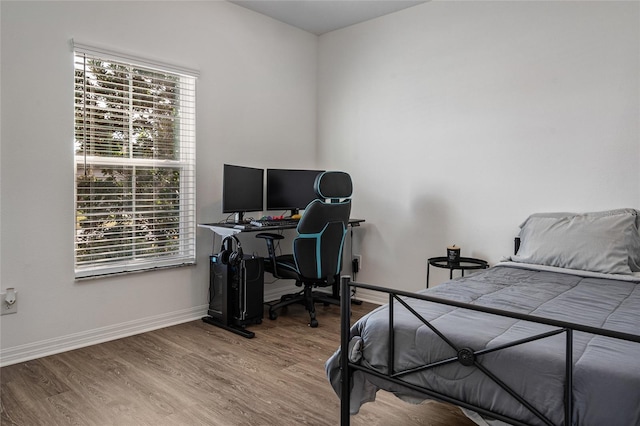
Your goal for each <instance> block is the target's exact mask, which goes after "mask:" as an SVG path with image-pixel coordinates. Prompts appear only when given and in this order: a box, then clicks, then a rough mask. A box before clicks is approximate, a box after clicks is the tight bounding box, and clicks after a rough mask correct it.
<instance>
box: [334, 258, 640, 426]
mask: <svg viewBox="0 0 640 426" xmlns="http://www.w3.org/2000/svg"><path fill="white" fill-rule="evenodd" d="M566 272H567V271H554V270H545V269H539V268H538V269H536V268H535V267H533V266H526V267H522V266H521V265H517V266H515V265H510V264H504V265H499V266H495V267H492V268H490V269H487V270H483V271H481V272H478V273H475V274H473V275H470V276H467V277H464V278H460V279H456V280H453V281H450V282H448V283H445V284H441V285H439V286H436V287H434V288H432V289H428V290H423V291H422V292H421V293H425V294H428V295H430V296H436V297H439V298H444V299H450V300H455V301H459V302H463V303H470V304H474V305H480V306H485V307H490V308H495V309H501V310H506V311H510V312H515V313H519V314H527V315H532V316H536V317H542V318H549V319H554V320H559V321H566V322H571V323H576V324H580V325H584V326H589V327H596V328H602V329H607V330H612V331H618V332H622V333H629V334H634V335H638V334H640V281H639V280H638V277H630V278H629V277H626V278H621V279H615V277H612V276H607V275H605V274H589V273H576V272H575V271H569V272H572V273H566ZM408 303H409V304H410V305H411V307H412V308H413V309H414V310H415V311H416V312H417V313H418V314H420V315H421V316H423V317H424V319H425V320H427V321H428V322H429V323H430V324H432V325H433V326H434V327H435V328H436V329H437V330H438V331H439V332H442V334H443V335H445V336H446V338H447V339H449V340H450V341H451V342H452V343H453V344H454V346H456V347H466V348H470V349H471V350H474V351H478V350H483V349H491V348H495V347H498V346H500V345H503V344H506V343H508V342H513V341H517V340H519V339H526V338H528V337H530V336H533V335H537V334H540V333H545V332H549V331H551V330H555V329H557V327H554V326H550V325H544V324H539V323H534V322H530V321H524V320H520V319H513V318H508V317H502V316H496V315H491V314H487V313H482V312H477V311H472V310H469V309H464V308H457V307H452V306H448V305H441V304H435V303H433V302H427V301H423V300H417V299H411V298H409V300H408ZM388 309H389V307H388V306H387V305H385V306H381V307H379V308H377V309H375V310H374V311H372V312H371V313H369V314H367V315H366V316H364V317H363V318H361V319H360V320H359V321H357V322H356V323H355V324H354V325H353V326H352V328H351V341H350V346H349V348H350V354H349V357H350V359H351V361H352V362H357V363H358V364H359V365H361V366H363V367H366V368H370V369H372V370H374V371H377V372H380V373H383V374H386V373H387V369H388V368H387V360H388V356H389V355H388V353H389V336H388V324H389V320H388ZM394 330H395V333H394V336H395V337H394V339H395V344H394V350H393V358H394V367H393V368H394V371H395V372H398V371H410V370H412V369H416V368H419V367H420V366H422V365H425V364H429V363H433V362H437V361H439V360H443V359H447V358H451V357H455V356H456V351H455V350H454V349H453V348H452V347H451V346H450V345H448V344H447V343H445V341H444V340H443V339H442V338H441V337H438V336H437V335H436V333H435V332H434V331H433V330H432V329H431V328H429V327H428V326H427V325H425V324H424V323H423V322H422V321H420V320H419V319H417V318H416V317H415V315H413V314H412V313H410V312H409V311H408V310H407V309H406V308H404V307H403V306H402V305H401V304H400V303H399V302H397V301H396V302H394ZM566 345H567V344H566V334H565V333H561V334H557V335H553V336H551V337H546V338H543V339H540V340H536V341H534V342H529V343H526V344H522V345H517V346H513V347H510V348H508V349H502V350H499V351H495V352H488V353H486V354H483V355H480V356H478V358H477V359H478V361H479V363H480V364H482V366H483V368H486V369H487V370H488V371H490V372H491V373H492V374H494V375H495V376H496V377H497V378H498V379H499V380H500V381H502V382H503V383H505V384H506V385H507V386H508V387H509V388H511V389H513V390H514V391H515V392H516V393H517V394H518V395H521V396H522V398H524V400H526V401H527V402H528V403H529V404H531V406H532V407H533V408H534V410H537V411H539V412H540V413H541V414H542V415H543V416H544V417H546V418H547V419H548V420H549V421H550V422H552V423H553V424H555V425H563V424H564V399H565V365H566V358H565V352H566V347H567V346H566ZM572 356H573V360H572V362H573V397H572V399H573V406H572V412H573V424H574V425H585V426H586V425H604V424H611V425H614V424H615V425H640V343H636V342H630V341H627V340H619V339H614V338H611V337H604V336H598V335H594V334H591V333H586V332H579V331H576V332H574V333H573V347H572ZM339 360H340V350H339V349H338V351H336V353H334V354H333V355H332V356H331V358H329V359H328V360H327V362H326V372H327V376H328V378H329V381H330V383H331V385H332V386H333V388H334V390H335V391H336V393H338V395H339V394H340V366H339ZM402 380H404V381H406V382H407V383H410V384H415V385H418V386H422V387H425V388H427V389H431V390H434V391H436V392H438V393H440V394H442V395H445V396H447V397H451V398H454V399H455V400H459V401H465V402H466V403H469V404H472V405H473V406H476V407H480V408H482V409H485V410H488V411H490V412H492V413H498V414H500V415H504V416H507V417H509V418H512V419H515V420H517V421H520V422H523V423H526V424H531V425H538V424H545V423H544V422H543V421H542V420H540V419H539V418H538V417H536V415H534V414H533V413H532V412H531V410H530V409H529V408H527V407H526V406H524V405H523V404H521V403H520V402H518V401H517V400H516V399H515V398H514V397H512V396H511V395H509V394H508V393H506V392H505V391H504V390H503V389H502V388H501V387H500V386H498V385H497V384H496V383H495V382H494V381H493V380H491V379H490V378H489V377H488V376H487V375H486V374H485V373H484V372H482V371H481V370H479V369H478V368H475V367H474V366H464V365H462V364H461V363H458V362H455V363H449V364H446V365H442V366H438V367H434V368H430V369H427V370H423V371H416V372H412V373H409V374H406V375H405V376H403V379H402ZM379 389H385V390H388V391H390V392H394V393H395V394H396V395H397V396H398V397H400V398H402V399H404V400H407V401H411V402H419V401H422V400H425V399H427V396H426V395H425V394H423V393H420V392H416V391H414V390H411V389H409V388H407V387H405V386H402V385H398V384H396V383H392V382H390V381H388V380H385V379H384V378H380V377H378V376H375V375H372V374H369V373H367V372H363V371H359V370H358V371H355V372H354V373H353V376H352V390H351V394H350V410H351V413H352V414H355V413H357V412H358V411H359V408H360V406H361V405H362V404H363V403H365V402H368V401H373V400H375V394H376V392H377V391H378V390H379Z"/></svg>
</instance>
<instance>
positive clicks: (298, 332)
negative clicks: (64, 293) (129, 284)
mask: <svg viewBox="0 0 640 426" xmlns="http://www.w3.org/2000/svg"><path fill="white" fill-rule="evenodd" d="M374 307H375V306H374V305H371V304H367V303H364V304H363V305H362V306H354V318H359V317H360V316H362V315H363V314H364V313H366V312H368V311H370V310H371V309H373V308H374ZM287 309H288V310H286V311H283V312H282V315H280V316H279V317H278V319H277V320H275V321H271V320H269V319H267V316H266V315H265V320H264V321H263V323H262V324H260V325H255V326H252V327H249V328H250V329H251V330H252V331H255V333H256V337H255V338H253V339H245V338H243V337H241V336H238V335H236V334H233V333H230V332H228V331H224V330H222V329H219V328H217V327H214V326H212V325H209V324H206V323H203V322H202V321H193V322H189V323H186V324H181V325H177V326H173V327H168V328H164V329H161V330H156V331H153V332H149V333H145V334H141V335H137V336H133V337H128V338H124V339H119V340H115V341H112V342H107V343H103V344H99V345H95V346H91V347H87V348H83V349H78V350H74V351H69V352H65V353H62V354H58V355H53V356H49V357H45V358H40V359H36V360H33V361H28V362H24V363H21V364H15V365H11V366H7V367H3V368H2V369H0V383H1V400H2V405H1V413H0V424H2V426H8V425H25V426H36V425H47V426H49V425H83V426H84V425H87V426H90V425H100V426H101V425H114V426H115V425H118V426H122V425H126V426H128V425H136V426H137V425H154V426H158V425H212V426H230V425H232V426H239V425H247V426H257V425H265V426H267V425H269V426H271V425H313V426H323V425H328V426H335V425H338V424H339V418H340V415H339V400H338V398H337V396H336V395H335V393H334V392H333V389H332V388H331V386H330V385H329V382H328V381H327V379H326V376H325V372H324V363H325V361H326V360H327V358H329V356H330V355H331V354H332V353H333V352H334V351H335V350H336V349H337V347H338V346H339V341H340V337H339V327H340V325H339V308H338V307H337V306H328V307H323V306H322V305H319V306H318V307H317V311H318V321H319V322H320V326H319V327H318V328H316V329H312V328H309V327H308V326H307V319H308V315H307V313H306V312H305V311H304V309H303V307H302V306H296V305H294V306H290V307H289V308H287ZM351 424H352V425H354V426H364V425H367V426H375V425H380V426H382V425H385V426H413V425H430V426H445V425H446V426H467V425H473V423H472V422H471V421H470V420H468V419H467V418H466V417H464V415H462V413H461V412H460V410H459V409H458V408H456V407H453V406H449V405H445V404H440V403H436V402H428V403H423V404H421V405H412V404H408V403H405V402H403V401H401V400H399V399H398V398H396V397H395V396H393V395H391V394H389V393H386V392H383V391H380V392H378V399H377V400H376V402H373V403H367V404H365V405H364V406H363V407H362V409H361V411H360V413H359V414H358V415H356V416H352V418H351Z"/></svg>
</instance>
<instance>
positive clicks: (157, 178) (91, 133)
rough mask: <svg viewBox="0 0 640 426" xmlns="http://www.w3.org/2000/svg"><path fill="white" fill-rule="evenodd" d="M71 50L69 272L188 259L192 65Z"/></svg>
mask: <svg viewBox="0 0 640 426" xmlns="http://www.w3.org/2000/svg"><path fill="white" fill-rule="evenodd" d="M74 58H75V66H74V73H75V133H74V134H75V140H74V143H75V215H76V218H75V220H76V228H75V274H76V278H85V277H91V276H98V275H106V274H113V273H122V272H131V271H140V270H145V269H153V268H159V267H169V266H178V265H185V264H193V263H194V262H195V80H196V74H195V73H193V72H182V70H177V71H176V69H175V68H173V67H170V66H164V65H157V64H153V63H149V62H147V61H144V60H138V59H137V58H131V57H126V56H123V55H118V54H113V52H108V51H105V50H99V49H95V48H91V47H87V46H83V45H79V44H77V43H74Z"/></svg>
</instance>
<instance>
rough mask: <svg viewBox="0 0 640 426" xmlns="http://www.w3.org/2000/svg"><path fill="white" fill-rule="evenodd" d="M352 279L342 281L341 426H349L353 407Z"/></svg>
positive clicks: (346, 278) (342, 279) (345, 278)
mask: <svg viewBox="0 0 640 426" xmlns="http://www.w3.org/2000/svg"><path fill="white" fill-rule="evenodd" d="M350 282H351V277H350V276H348V275H346V276H343V277H341V279H340V367H341V371H340V380H341V383H340V425H341V426H349V423H350V421H351V418H350V408H351V407H350V405H351V397H350V396H351V369H350V368H349V337H350V334H351V330H350V329H351V294H350V293H351V286H350V285H349V283H350Z"/></svg>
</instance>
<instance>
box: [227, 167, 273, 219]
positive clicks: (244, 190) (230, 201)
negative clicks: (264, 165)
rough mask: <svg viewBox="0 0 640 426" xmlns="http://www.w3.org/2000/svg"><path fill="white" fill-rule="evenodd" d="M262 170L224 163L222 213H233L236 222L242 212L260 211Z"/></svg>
mask: <svg viewBox="0 0 640 426" xmlns="http://www.w3.org/2000/svg"><path fill="white" fill-rule="evenodd" d="M263 201H264V170H263V169H257V168H254V167H245V166H236V165H232V164H225V165H224V169H223V173H222V213H235V217H234V220H235V222H236V223H242V222H243V221H244V213H246V212H256V211H262V208H263V206H264V204H263Z"/></svg>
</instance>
